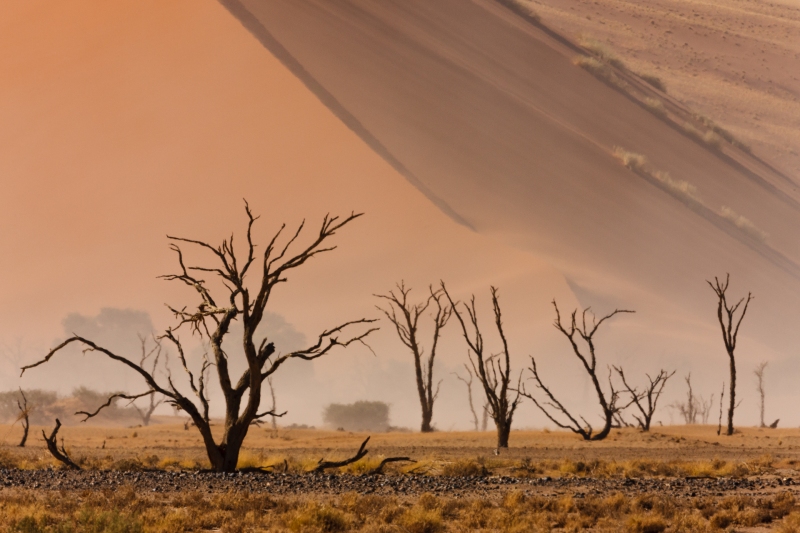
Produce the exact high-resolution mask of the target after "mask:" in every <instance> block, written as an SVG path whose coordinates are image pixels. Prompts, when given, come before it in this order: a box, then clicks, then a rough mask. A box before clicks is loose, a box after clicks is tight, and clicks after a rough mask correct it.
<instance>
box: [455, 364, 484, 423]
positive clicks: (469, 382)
mask: <svg viewBox="0 0 800 533" xmlns="http://www.w3.org/2000/svg"><path fill="white" fill-rule="evenodd" d="M464 368H465V369H466V370H467V375H468V376H469V379H466V378H462V377H461V376H460V375H459V374H458V372H453V375H454V376H455V377H456V379H458V380H459V381H463V382H464V385H466V386H467V400H468V401H469V412H470V413H472V422H473V424H474V425H475V431H478V413H476V412H475V403H474V402H473V401H472V380H473V377H474V376H473V375H472V370H470V368H469V366H467V365H464Z"/></svg>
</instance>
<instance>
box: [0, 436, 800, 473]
mask: <svg viewBox="0 0 800 533" xmlns="http://www.w3.org/2000/svg"><path fill="white" fill-rule="evenodd" d="M32 429H33V428H32ZM215 429H217V428H215ZM18 431H19V429H18V428H17V427H16V426H0V435H2V436H4V437H5V438H3V439H2V440H0V467H16V468H25V469H32V468H51V467H57V466H59V465H58V464H57V463H56V462H55V461H54V460H53V459H52V458H51V457H50V455H49V454H48V453H47V450H46V448H45V446H44V442H43V440H42V439H41V437H39V438H36V436H37V435H39V436H40V435H41V433H40V432H39V431H32V432H31V436H32V438H31V439H30V440H29V445H28V446H27V447H26V448H18V447H17V446H16V443H17V440H18V435H17V432H18ZM133 431H134V430H133V429H128V428H119V427H118V428H103V427H96V426H95V427H91V426H72V427H65V428H63V429H62V432H63V437H64V440H65V443H66V446H67V450H68V451H69V452H70V453H71V454H72V456H73V458H74V459H75V460H76V461H78V462H79V464H81V465H82V466H83V467H84V468H87V469H121V470H141V469H147V468H160V469H170V470H176V469H177V470H193V469H201V468H208V466H209V465H208V461H207V459H206V456H205V450H204V448H203V446H202V442H201V439H200V437H199V435H198V434H197V433H196V430H193V429H192V428H190V430H188V431H185V430H184V429H183V425H182V424H179V423H164V424H157V425H154V426H151V427H147V428H135V431H136V432H137V433H138V437H137V438H135V439H134V438H130V435H131V434H132V433H133ZM365 437H366V435H365V434H352V433H347V432H341V431H324V430H283V429H280V430H279V431H278V436H277V437H275V435H274V434H273V433H272V432H271V431H267V430H264V429H261V428H253V429H252V430H251V432H250V434H249V435H248V437H247V440H246V441H245V445H244V448H243V450H242V454H241V456H240V459H239V467H240V468H245V467H267V466H274V467H276V468H277V470H278V471H283V469H284V467H288V471H289V472H307V471H310V470H312V469H313V468H314V467H315V466H316V465H317V462H318V461H319V460H320V459H321V458H325V459H327V460H340V459H344V458H346V457H349V456H351V455H352V454H353V453H354V452H355V451H356V450H357V449H358V446H359V445H360V444H361V442H362V441H363V440H364V438H365ZM104 442H105V448H103V443H104ZM495 445H496V435H495V434H494V433H492V432H486V433H480V432H435V433H429V434H421V433H384V434H374V435H372V438H371V440H370V443H369V445H368V447H367V448H368V449H369V450H370V452H369V454H368V455H367V456H366V457H365V458H364V459H362V460H361V461H359V462H357V463H353V464H351V465H349V466H347V467H345V468H343V469H341V470H342V471H343V472H350V473H353V474H359V473H363V472H366V471H368V470H371V469H372V468H374V467H376V466H377V465H378V463H379V462H380V460H381V459H383V458H384V457H392V456H395V457H397V456H406V457H411V458H412V459H413V460H415V461H416V463H411V464H408V463H399V464H392V465H388V466H387V467H386V471H387V472H388V473H399V472H408V471H414V472H415V473H419V474H427V475H449V476H453V475H484V474H487V473H488V474H503V475H513V476H523V477H528V476H552V477H560V476H595V477H648V476H668V477H669V476H706V475H707V476H743V475H751V474H756V473H763V472H769V471H771V469H775V468H782V469H791V470H795V469H796V466H797V465H800V430H798V429H762V428H741V429H740V430H739V431H738V432H737V433H736V434H735V435H734V436H731V437H726V436H717V435H716V427H712V426H665V427H659V428H654V429H653V430H652V431H651V432H650V433H642V432H640V431H638V430H635V429H632V428H629V429H623V430H614V431H612V433H611V435H610V436H609V438H607V439H606V440H604V441H600V442H586V441H584V440H583V439H581V438H580V437H578V436H577V435H574V434H573V433H571V432H565V431H513V432H512V434H511V447H510V448H509V449H508V450H502V451H501V453H500V455H499V456H495V455H494V449H495ZM284 465H285V466H284Z"/></svg>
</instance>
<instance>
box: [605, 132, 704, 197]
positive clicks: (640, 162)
mask: <svg viewBox="0 0 800 533" xmlns="http://www.w3.org/2000/svg"><path fill="white" fill-rule="evenodd" d="M614 157H616V158H617V159H619V160H620V162H621V163H622V164H623V165H625V166H626V167H628V168H629V169H631V170H633V171H635V172H639V173H641V174H645V175H647V176H649V177H650V178H652V179H654V180H656V181H658V182H659V183H660V184H661V185H662V186H663V188H664V189H666V190H667V192H669V193H670V194H672V195H673V196H675V197H676V198H678V199H679V200H681V201H683V202H684V203H687V204H695V205H703V201H702V199H701V198H700V195H699V194H698V193H697V187H695V186H694V185H692V184H691V183H689V182H688V181H684V180H675V179H672V177H671V176H670V175H669V173H667V172H661V171H651V170H649V169H647V168H645V166H646V165H647V158H646V157H645V156H643V155H642V154H637V153H635V152H629V151H627V150H625V149H624V148H620V147H619V146H617V147H615V148H614Z"/></svg>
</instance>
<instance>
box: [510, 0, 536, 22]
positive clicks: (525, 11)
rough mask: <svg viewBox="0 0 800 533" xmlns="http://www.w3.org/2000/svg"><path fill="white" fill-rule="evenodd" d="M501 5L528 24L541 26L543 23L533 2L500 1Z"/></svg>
mask: <svg viewBox="0 0 800 533" xmlns="http://www.w3.org/2000/svg"><path fill="white" fill-rule="evenodd" d="M500 3H501V4H503V5H504V6H506V7H508V8H509V9H511V11H513V12H514V13H516V14H518V15H520V16H521V17H522V18H524V19H525V20H527V21H528V22H532V23H534V24H539V23H541V21H542V18H541V17H540V16H539V13H537V12H536V10H535V9H534V7H533V5H534V4H533V2H532V1H531V0H500Z"/></svg>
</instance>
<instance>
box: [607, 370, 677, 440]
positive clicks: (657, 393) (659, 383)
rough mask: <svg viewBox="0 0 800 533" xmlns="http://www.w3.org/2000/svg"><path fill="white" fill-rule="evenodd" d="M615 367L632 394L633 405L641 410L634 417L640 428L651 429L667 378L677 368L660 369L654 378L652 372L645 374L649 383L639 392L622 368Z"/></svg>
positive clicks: (672, 374)
mask: <svg viewBox="0 0 800 533" xmlns="http://www.w3.org/2000/svg"><path fill="white" fill-rule="evenodd" d="M613 368H614V370H615V371H616V372H617V374H618V375H619V377H620V379H621V380H622V384H623V385H624V386H625V390H626V391H627V393H628V394H629V395H630V398H631V401H632V402H633V405H635V406H636V409H637V410H638V411H639V414H638V415H637V414H634V415H633V418H634V419H636V423H637V424H639V429H641V430H642V431H650V423H651V422H652V420H653V415H654V414H655V412H656V406H657V405H658V400H659V399H660V398H661V393H662V392H664V386H665V385H666V384H667V380H668V379H669V378H671V377H672V376H674V375H675V370H673V371H672V372H667V371H666V370H663V369H662V370H659V371H658V374H656V377H654V378H652V377H650V374H645V376H647V381H648V382H649V384H648V385H647V386H645V388H644V390H643V391H642V392H639V390H638V389H637V388H635V387H631V386H630V385H629V384H628V381H627V379H625V372H624V371H623V370H622V368H620V367H617V366H615V367H613Z"/></svg>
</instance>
